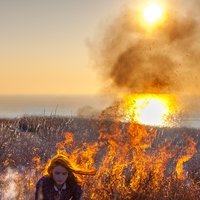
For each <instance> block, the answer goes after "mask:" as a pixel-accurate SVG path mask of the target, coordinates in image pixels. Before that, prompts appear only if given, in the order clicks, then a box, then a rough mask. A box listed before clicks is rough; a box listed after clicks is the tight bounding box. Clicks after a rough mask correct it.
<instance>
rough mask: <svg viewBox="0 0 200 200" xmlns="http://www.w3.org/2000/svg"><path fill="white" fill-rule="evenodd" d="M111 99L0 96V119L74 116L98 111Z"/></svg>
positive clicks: (87, 96) (104, 97) (98, 97)
mask: <svg viewBox="0 0 200 200" xmlns="http://www.w3.org/2000/svg"><path fill="white" fill-rule="evenodd" d="M111 103H112V98H110V97H107V96H98V95H0V118H16V117H22V116H24V115H28V116H35V115H37V116H51V115H58V116H76V115H77V114H78V113H79V112H81V110H83V109H84V108H90V111H91V109H92V110H94V112H95V111H100V110H102V109H104V108H106V107H107V106H109V105H110V104H111Z"/></svg>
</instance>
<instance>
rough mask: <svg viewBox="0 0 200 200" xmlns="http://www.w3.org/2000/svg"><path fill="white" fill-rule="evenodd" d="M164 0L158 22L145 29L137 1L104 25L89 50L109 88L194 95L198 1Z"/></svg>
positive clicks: (199, 49)
mask: <svg viewBox="0 0 200 200" xmlns="http://www.w3.org/2000/svg"><path fill="white" fill-rule="evenodd" d="M170 2H171V3H170ZM168 4H169V6H168V12H167V14H166V18H165V20H164V22H163V23H160V24H158V26H156V27H155V28H153V29H152V30H151V31H149V30H148V28H147V27H145V26H144V25H141V20H138V18H137V12H138V11H137V8H136V7H137V6H135V7H134V6H132V8H130V7H129V8H126V9H123V10H122V11H121V12H120V13H119V15H118V16H117V17H116V18H115V19H114V20H113V21H112V22H111V23H110V24H109V25H108V26H107V27H106V29H105V32H104V34H103V36H102V37H101V42H100V48H99V47H98V48H99V49H100V51H99V52H98V56H97V55H94V56H95V60H96V63H97V65H98V67H97V68H98V69H99V70H100V72H101V75H102V77H103V79H104V82H105V85H106V87H107V86H108V89H109V90H110V89H111V90H112V91H113V90H116V91H117V92H123V93H175V94H184V95H185V94H190V95H191V94H192V95H200V94H199V89H200V88H199V85H200V76H199V75H198V72H199V71H200V65H199V64H200V41H199V40H200V38H199V34H200V26H199V22H198V17H200V16H199V15H200V14H198V8H199V3H198V2H197V0H193V1H190V2H187V3H186V2H185V1H178V2H176V4H174V2H172V1H169V2H168ZM186 4H187V5H186ZM185 5H186V6H185ZM192 9H193V10H192Z"/></svg>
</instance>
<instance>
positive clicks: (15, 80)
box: [0, 0, 126, 95]
mask: <svg viewBox="0 0 200 200" xmlns="http://www.w3.org/2000/svg"><path fill="white" fill-rule="evenodd" d="M124 2H126V1H123V3H122V1H121V0H109V1H108V0H101V1H99V0H85V1H84V0H0V27H1V32H0V44H1V45H0V69H1V71H0V94H62V95H63V94H97V93H98V92H99V90H100V89H101V87H102V83H101V81H100V80H99V77H98V74H97V71H95V70H94V68H93V67H92V63H91V60H90V56H89V55H90V53H89V48H88V47H87V41H89V40H94V38H95V34H96V33H98V31H99V30H100V25H101V24H103V23H104V22H105V21H106V20H107V19H109V17H112V16H113V15H115V13H116V12H117V10H118V9H120V7H121V6H122V5H123V4H124ZM97 35H98V34H97Z"/></svg>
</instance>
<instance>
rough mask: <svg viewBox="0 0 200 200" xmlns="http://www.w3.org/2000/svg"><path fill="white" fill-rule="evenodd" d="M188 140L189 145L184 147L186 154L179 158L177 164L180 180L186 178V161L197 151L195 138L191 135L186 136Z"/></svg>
mask: <svg viewBox="0 0 200 200" xmlns="http://www.w3.org/2000/svg"><path fill="white" fill-rule="evenodd" d="M186 140H187V142H188V144H189V147H188V148H185V149H184V150H185V155H184V156H182V157H181V158H179V159H178V161H177V164H176V173H177V177H178V179H180V180H184V178H185V177H186V172H185V170H184V167H183V165H184V163H185V162H187V161H188V160H190V159H191V158H192V157H193V155H194V154H195V153H196V152H197V150H196V143H195V141H194V139H193V138H191V137H189V136H186Z"/></svg>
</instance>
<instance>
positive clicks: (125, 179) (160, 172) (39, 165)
mask: <svg viewBox="0 0 200 200" xmlns="http://www.w3.org/2000/svg"><path fill="white" fill-rule="evenodd" d="M198 140H199V130H197V129H187V128H156V127H150V126H143V125H139V124H137V123H119V122H115V121H108V120H107V121H102V120H94V119H80V118H73V119H72V118H59V117H45V118H43V117H24V118H21V119H16V120H2V121H1V134H0V142H1V149H0V150H1V157H0V159H1V163H0V164H1V165H0V167H1V171H2V172H3V173H1V178H0V184H1V188H2V190H1V192H0V196H1V199H5V200H7V199H33V198H34V189H35V188H34V187H35V183H36V181H37V180H38V179H39V177H41V175H42V171H43V170H44V165H45V163H46V162H47V161H48V159H49V158H50V157H51V156H52V154H56V153H62V154H63V153H64V154H66V155H67V156H68V157H69V158H70V159H71V161H72V162H73V163H74V165H76V166H78V167H80V168H83V169H85V170H90V169H94V168H96V170H97V172H96V174H95V175H94V176H86V177H85V182H84V184H83V190H84V199H94V200H98V199H105V200H109V199H177V200H178V199H187V200H188V199H194V200H196V199H199V197H200V183H199V180H200V175H199V172H200V171H199V169H198V166H199V164H200V163H199V162H200V159H199V158H200V157H199V152H198V149H199V143H198Z"/></svg>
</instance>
